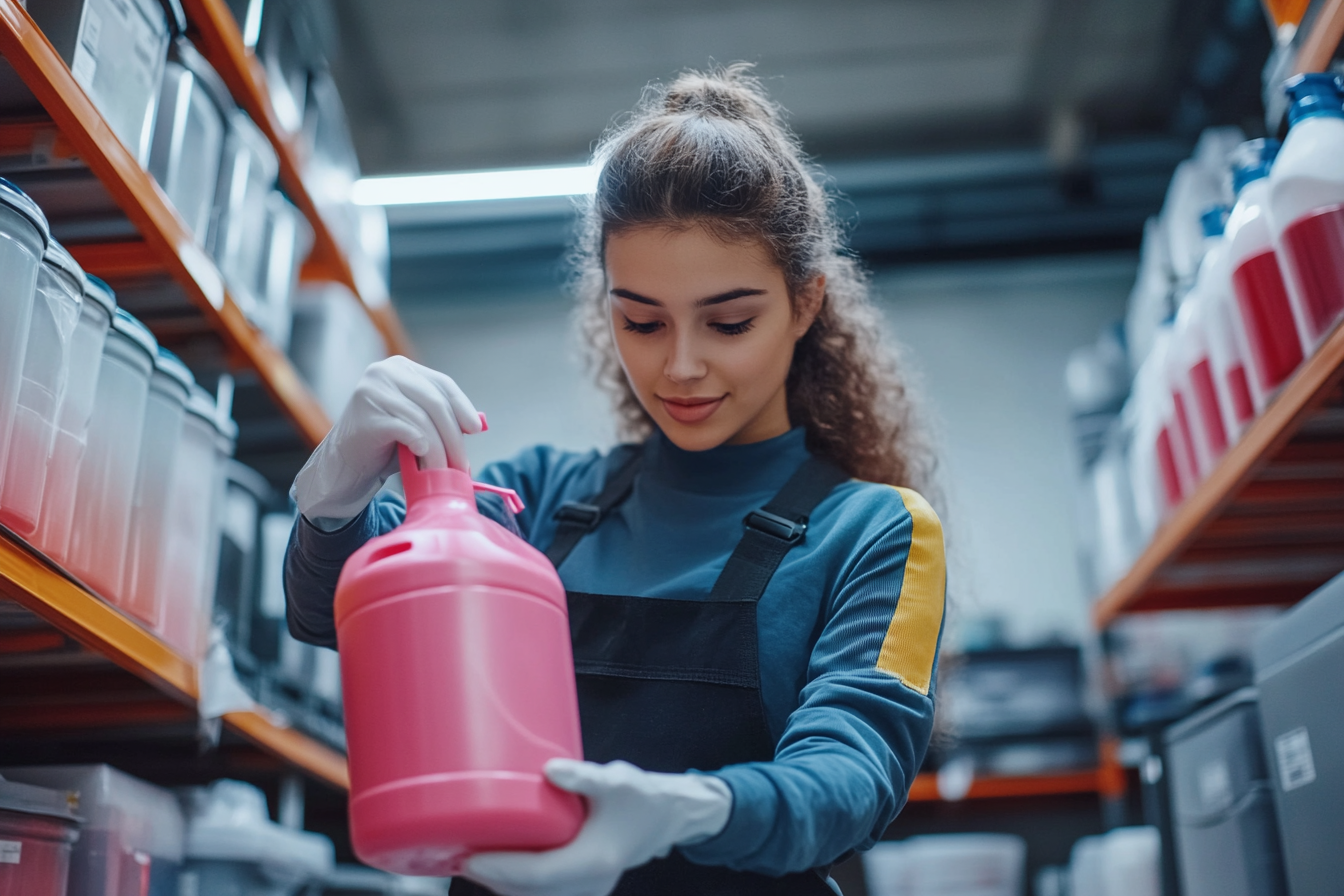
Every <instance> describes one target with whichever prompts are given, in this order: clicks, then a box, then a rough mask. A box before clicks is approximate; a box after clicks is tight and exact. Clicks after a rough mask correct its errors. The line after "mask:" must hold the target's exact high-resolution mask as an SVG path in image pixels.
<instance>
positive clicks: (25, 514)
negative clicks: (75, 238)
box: [0, 240, 84, 538]
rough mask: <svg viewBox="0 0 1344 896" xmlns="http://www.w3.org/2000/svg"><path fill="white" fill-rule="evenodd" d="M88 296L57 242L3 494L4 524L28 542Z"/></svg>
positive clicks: (36, 318)
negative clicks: (75, 332)
mask: <svg viewBox="0 0 1344 896" xmlns="http://www.w3.org/2000/svg"><path fill="white" fill-rule="evenodd" d="M83 295H84V272H83V271H82V270H81V269H80V267H79V265H78V264H76V263H75V260H74V259H73V258H71V257H70V253H69V252H66V251H65V249H64V248H62V246H61V244H60V243H58V242H56V241H55V240H52V241H51V242H50V243H48V244H47V251H46V254H45V255H44V256H43V263H42V268H41V270H40V271H39V272H38V275H37V292H36V299H35V300H34V302H33V315H32V319H31V321H30V323H29V327H28V344H27V349H26V352H25V355H24V359H23V381H22V384H21V385H20V387H19V404H18V408H17V410H16V412H15V416H14V432H13V435H12V437H11V440H10V451H9V459H8V460H7V462H6V464H5V469H4V474H3V483H4V485H3V488H2V489H0V522H2V523H4V524H5V525H6V526H8V527H9V528H11V529H13V530H14V531H15V532H17V533H19V534H20V535H22V536H23V537H25V538H27V537H29V536H31V535H32V534H33V532H34V531H35V530H36V529H37V518H38V513H39V512H40V510H41V508H42V492H43V490H44V488H45V486H46V480H47V460H48V458H49V457H50V456H51V449H52V445H53V444H54V442H55V440H56V429H57V412H58V411H59V409H60V402H61V397H62V394H63V393H64V391H65V379H66V373H67V371H68V370H69V367H70V346H71V341H72V339H73V337H74V331H75V326H76V324H77V323H78V321H79V310H80V305H81V303H82V301H83Z"/></svg>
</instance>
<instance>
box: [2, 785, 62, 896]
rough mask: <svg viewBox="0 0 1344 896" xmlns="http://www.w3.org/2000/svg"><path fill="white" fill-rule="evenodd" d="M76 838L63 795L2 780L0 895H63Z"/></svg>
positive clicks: (42, 788)
mask: <svg viewBox="0 0 1344 896" xmlns="http://www.w3.org/2000/svg"><path fill="white" fill-rule="evenodd" d="M78 838H79V816H77V815H75V813H74V812H73V811H72V810H71V808H70V803H69V801H68V800H67V799H66V795H65V794H64V793H60V792H58V791H55V790H48V789H46V788H45V787H34V786H32V785H31V784H19V783H15V782H13V781H6V780H5V779H4V778H3V777H0V896H66V883H67V880H68V878H69V874H70V848H71V845H72V844H73V843H74V842H75V841H76V840H77V839H78Z"/></svg>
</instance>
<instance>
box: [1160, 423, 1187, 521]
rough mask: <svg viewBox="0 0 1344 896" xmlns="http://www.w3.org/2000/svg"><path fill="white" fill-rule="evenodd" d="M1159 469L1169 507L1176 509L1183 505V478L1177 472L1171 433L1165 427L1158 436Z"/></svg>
mask: <svg viewBox="0 0 1344 896" xmlns="http://www.w3.org/2000/svg"><path fill="white" fill-rule="evenodd" d="M1157 467H1158V470H1159V471H1160V472H1161V474H1162V490H1163V493H1164V494H1165V495H1166V498H1167V505H1168V506H1170V507H1175V506H1176V505H1177V504H1179V503H1181V477H1180V475H1179V474H1178V473H1177V472H1176V453H1175V452H1174V451H1172V450H1171V431H1170V430H1169V429H1168V428H1167V427H1165V426H1164V427H1162V431H1161V432H1159V433H1158V434H1157Z"/></svg>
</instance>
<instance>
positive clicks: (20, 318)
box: [0, 178, 51, 471]
mask: <svg viewBox="0 0 1344 896" xmlns="http://www.w3.org/2000/svg"><path fill="white" fill-rule="evenodd" d="M50 239H51V232H50V231H49V230H48V228H47V219H46V216H45V215H43V214H42V210H41V209H40V208H38V207H37V203H35V202H33V201H32V199H30V198H28V195H27V194H25V193H24V192H23V191H22V190H20V189H19V188H18V187H16V186H14V185H13V184H11V183H10V182H9V181H7V180H4V179H3V178H0V471H3V470H5V468H6V466H7V462H8V458H9V443H10V439H11V437H12V435H13V432H14V418H15V416H16V414H17V412H18V407H19V391H20V384H21V383H22V380H23V359H24V355H25V348H26V346H27V341H28V328H29V325H30V323H31V321H32V316H33V300H34V297H35V294H36V290H37V276H38V271H39V269H40V268H41V267H42V256H43V254H44V253H45V252H46V249H47V243H48V242H49V241H50Z"/></svg>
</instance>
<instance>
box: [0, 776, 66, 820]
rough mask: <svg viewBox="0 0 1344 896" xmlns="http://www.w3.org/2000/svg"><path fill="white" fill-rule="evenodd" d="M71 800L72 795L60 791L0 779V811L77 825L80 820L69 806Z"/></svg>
mask: <svg viewBox="0 0 1344 896" xmlns="http://www.w3.org/2000/svg"><path fill="white" fill-rule="evenodd" d="M72 798H73V794H69V793H65V792H63V791H60V790H50V789H48V788H46V787H35V786H33V785H32V784H20V783H18V782H17V781H6V780H5V779H4V778H3V777H0V809H3V810H6V811H9V812H22V813H24V814H26V815H45V816H47V817H48V818H59V819H61V820H62V821H69V822H74V823H76V824H78V823H79V821H80V818H79V816H78V815H76V814H75V811H74V809H73V808H71V806H70V801H71V799H72Z"/></svg>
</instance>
